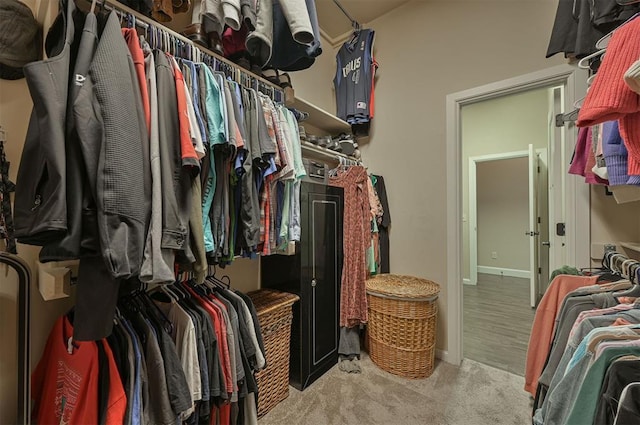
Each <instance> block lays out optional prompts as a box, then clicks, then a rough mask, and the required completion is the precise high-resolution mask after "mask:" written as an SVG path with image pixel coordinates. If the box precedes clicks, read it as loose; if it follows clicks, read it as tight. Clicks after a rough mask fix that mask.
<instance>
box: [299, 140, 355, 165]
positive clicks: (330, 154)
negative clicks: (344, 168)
mask: <svg viewBox="0 0 640 425" xmlns="http://www.w3.org/2000/svg"><path fill="white" fill-rule="evenodd" d="M300 146H301V147H302V150H303V151H307V152H311V153H315V154H316V155H321V156H323V157H326V158H329V159H332V160H334V161H336V162H339V161H340V160H339V159H338V158H344V159H346V160H348V161H352V162H354V163H356V164H362V161H361V160H359V159H356V158H354V157H352V156H349V155H345V154H343V153H341V152H336V151H332V150H331V149H327V148H322V147H320V146H316V145H314V144H313V143H310V142H305V141H301V142H300Z"/></svg>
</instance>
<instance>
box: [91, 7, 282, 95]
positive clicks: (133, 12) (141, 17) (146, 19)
mask: <svg viewBox="0 0 640 425" xmlns="http://www.w3.org/2000/svg"><path fill="white" fill-rule="evenodd" d="M84 1H85V3H88V4H92V3H93V2H92V0H84ZM105 5H108V6H111V8H112V9H116V12H118V10H119V11H121V12H125V13H130V14H131V15H133V16H135V18H136V22H137V21H141V23H143V24H144V25H146V26H147V27H149V26H152V27H156V28H158V29H161V30H162V31H165V32H167V33H169V34H171V35H172V36H174V37H176V38H178V39H180V40H182V41H184V42H185V43H188V44H190V45H191V46H193V48H194V49H198V50H200V51H201V52H202V53H204V54H206V55H208V56H211V57H212V58H215V59H216V60H218V61H220V62H223V63H226V64H227V65H229V66H230V67H232V68H234V69H236V70H237V71H238V72H240V73H244V74H246V75H248V76H250V77H253V78H255V79H256V80H258V81H261V82H262V83H264V84H266V85H267V86H269V87H271V88H273V89H274V90H277V91H279V92H281V93H282V99H283V100H284V91H283V90H282V87H280V86H277V85H275V84H273V83H272V82H271V81H269V80H267V79H265V78H263V77H261V76H259V75H257V74H254V73H253V72H251V71H249V70H246V69H243V68H240V67H238V65H236V64H235V63H233V62H231V61H230V60H228V59H227V58H225V57H223V56H220V55H219V54H217V53H215V52H213V51H211V50H209V49H207V48H206V47H204V46H201V45H199V44H195V43H194V42H193V41H191V40H190V39H188V38H187V37H185V36H184V35H182V34H180V33H177V32H175V31H174V30H172V29H171V28H168V27H166V26H164V25H162V24H161V23H160V22H158V21H154V20H153V19H151V18H149V17H148V16H144V15H142V14H141V13H139V12H138V11H136V10H133V9H131V8H130V7H128V6H125V5H124V4H122V3H120V2H119V1H117V0H97V6H105ZM141 27H143V28H144V26H143V25H141Z"/></svg>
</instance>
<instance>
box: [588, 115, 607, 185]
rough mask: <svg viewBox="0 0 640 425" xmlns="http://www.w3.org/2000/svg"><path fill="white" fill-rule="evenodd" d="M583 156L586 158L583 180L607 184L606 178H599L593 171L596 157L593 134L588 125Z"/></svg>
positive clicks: (590, 182)
mask: <svg viewBox="0 0 640 425" xmlns="http://www.w3.org/2000/svg"><path fill="white" fill-rule="evenodd" d="M585 156H586V158H587V163H586V164H585V165H584V174H583V175H584V180H585V181H586V182H587V183H589V184H603V185H608V184H609V182H608V181H607V180H605V179H602V178H600V177H599V176H597V175H595V174H594V172H593V166H594V165H596V157H595V155H594V154H593V134H592V131H591V127H589V132H588V134H587V143H586V149H585Z"/></svg>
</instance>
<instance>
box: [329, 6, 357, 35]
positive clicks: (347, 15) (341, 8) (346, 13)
mask: <svg viewBox="0 0 640 425" xmlns="http://www.w3.org/2000/svg"><path fill="white" fill-rule="evenodd" d="M333 2H334V3H335V4H336V6H338V8H339V9H340V10H341V11H342V13H344V16H346V17H347V18H348V19H349V20H350V21H351V25H352V26H353V28H355V29H359V28H360V23H359V22H358V21H356V20H355V19H353V18H352V17H351V15H350V14H349V12H347V10H346V9H345V8H344V6H343V5H342V4H340V2H339V1H338V0H333Z"/></svg>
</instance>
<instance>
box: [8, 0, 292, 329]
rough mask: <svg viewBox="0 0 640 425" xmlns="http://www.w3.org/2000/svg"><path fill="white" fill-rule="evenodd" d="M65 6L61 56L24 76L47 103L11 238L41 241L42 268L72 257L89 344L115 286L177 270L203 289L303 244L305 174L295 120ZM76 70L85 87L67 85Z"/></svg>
mask: <svg viewBox="0 0 640 425" xmlns="http://www.w3.org/2000/svg"><path fill="white" fill-rule="evenodd" d="M61 4H62V6H63V7H62V8H61V9H60V14H59V16H58V18H57V19H58V21H59V22H60V23H61V25H58V26H56V25H54V26H53V27H52V29H51V31H50V33H49V36H48V39H49V40H50V41H51V43H48V45H54V44H55V43H54V41H55V42H58V43H61V45H63V46H66V47H65V48H64V49H63V51H62V53H61V54H60V56H55V52H53V51H49V52H47V53H48V55H49V57H50V58H51V59H47V60H44V61H41V62H35V63H32V64H30V65H29V67H30V68H29V69H26V70H25V72H26V75H27V79H28V80H29V81H34V84H33V85H31V84H30V87H31V95H32V97H33V98H34V99H36V100H37V99H40V98H44V99H45V100H46V99H49V100H46V101H45V102H44V103H42V105H43V106H42V107H41V108H40V107H39V108H35V109H34V115H33V117H32V124H31V126H30V129H29V132H28V135H27V141H26V144H25V149H24V154H23V156H22V159H21V163H20V168H19V170H18V179H17V187H18V190H17V191H16V203H15V206H16V236H17V238H18V241H20V242H23V243H28V244H33V245H44V247H43V249H42V250H41V254H40V260H41V261H43V262H46V261H53V260H57V261H60V260H70V259H77V258H80V273H79V280H78V293H77V309H76V315H77V317H78V320H77V323H76V326H75V328H74V332H75V333H76V335H75V337H76V339H79V340H93V339H100V338H104V337H106V336H107V335H108V334H109V333H110V332H111V327H112V323H113V321H112V320H111V319H112V317H113V314H114V309H115V303H116V299H117V292H118V287H119V286H120V285H121V283H122V281H123V280H124V279H131V278H132V279H134V280H136V279H138V278H139V279H141V280H142V281H144V282H147V283H170V282H172V281H173V280H174V277H175V267H176V264H177V265H178V266H179V267H180V269H182V270H185V271H193V272H194V274H195V277H196V278H197V279H198V281H199V282H202V280H203V279H204V274H205V270H206V268H207V265H208V263H214V264H216V263H220V264H228V263H230V262H232V261H233V258H234V257H235V256H237V255H244V256H254V255H255V254H256V253H261V254H263V255H269V254H271V253H274V252H276V251H277V250H278V249H279V248H282V247H284V246H286V245H287V244H288V243H289V242H290V241H296V240H299V238H300V229H299V223H300V218H299V215H300V208H299V203H300V201H299V192H300V189H299V188H300V181H301V179H302V177H303V176H304V175H305V170H304V166H303V164H302V159H301V158H302V154H301V146H300V138H299V133H298V125H297V121H296V119H295V117H294V115H293V113H292V112H291V111H290V110H288V109H287V108H285V107H284V106H282V105H279V104H276V103H274V102H273V100H272V99H271V98H269V97H268V96H266V95H264V94H262V93H260V92H257V91H256V90H253V89H252V88H247V87H243V86H241V85H240V84H238V83H237V82H236V81H234V80H232V79H231V78H230V77H229V76H227V75H226V74H225V73H223V72H220V71H218V70H215V69H212V68H211V67H210V66H209V65H207V64H205V63H201V62H200V63H194V62H192V61H190V60H186V59H180V58H175V57H173V56H171V55H169V54H168V53H166V52H163V51H161V50H158V49H154V48H153V46H150V45H149V42H154V41H153V40H152V39H153V37H152V38H151V39H149V40H144V38H143V37H140V38H139V37H138V36H137V34H136V32H135V31H134V30H133V29H130V28H125V29H121V28H120V21H119V19H118V17H117V16H116V14H115V12H111V13H110V14H108V15H106V16H103V15H100V16H98V17H96V16H95V15H93V14H91V13H89V14H86V15H85V14H84V13H82V12H80V11H79V10H76V8H75V3H74V2H73V1H66V0H63V1H62V2H61ZM72 17H73V18H72ZM81 28H84V30H82V31H81ZM99 28H101V31H100V30H99ZM61 29H62V30H61ZM80 34H81V35H82V37H81V39H80V40H79V41H78V40H76V41H74V40H75V37H79V35H80ZM76 42H77V43H78V45H79V48H78V49H71V48H70V46H71V45H72V44H74V43H76ZM60 58H62V59H64V60H60ZM53 59H56V61H55V69H53V68H51V69H52V72H54V73H55V74H56V78H55V79H50V78H48V77H47V76H48V75H49V67H48V66H49V62H50V61H52V60H53ZM71 72H73V73H74V74H75V75H77V76H80V77H82V76H84V77H83V78H78V83H77V84H67V80H68V78H67V77H66V76H68V75H70V73H71ZM45 73H46V76H45ZM41 74H42V75H41ZM43 78H44V79H46V84H47V85H46V86H45V85H44V84H39V83H36V82H35V81H39V80H40V79H43ZM80 80H81V81H80ZM52 93H59V94H60V96H62V97H64V98H65V99H66V102H67V103H64V102H63V105H60V104H58V103H57V102H53V103H51V102H50V100H51V99H52V98H53V97H54V96H53V95H52ZM54 103H55V104H54ZM45 112H46V113H45ZM40 114H44V115H42V117H41V118H39V116H40ZM53 117H56V119H53ZM49 118H51V119H49ZM38 120H39V122H40V124H39V125H37V126H36V125H35V123H36V122H37V121H38ZM44 134H47V135H48V136H49V137H48V138H47V139H46V141H47V143H44V141H45V138H44V137H43V135H44ZM45 145H46V146H45ZM123 247H124V248H123ZM97 313H100V314H97Z"/></svg>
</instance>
